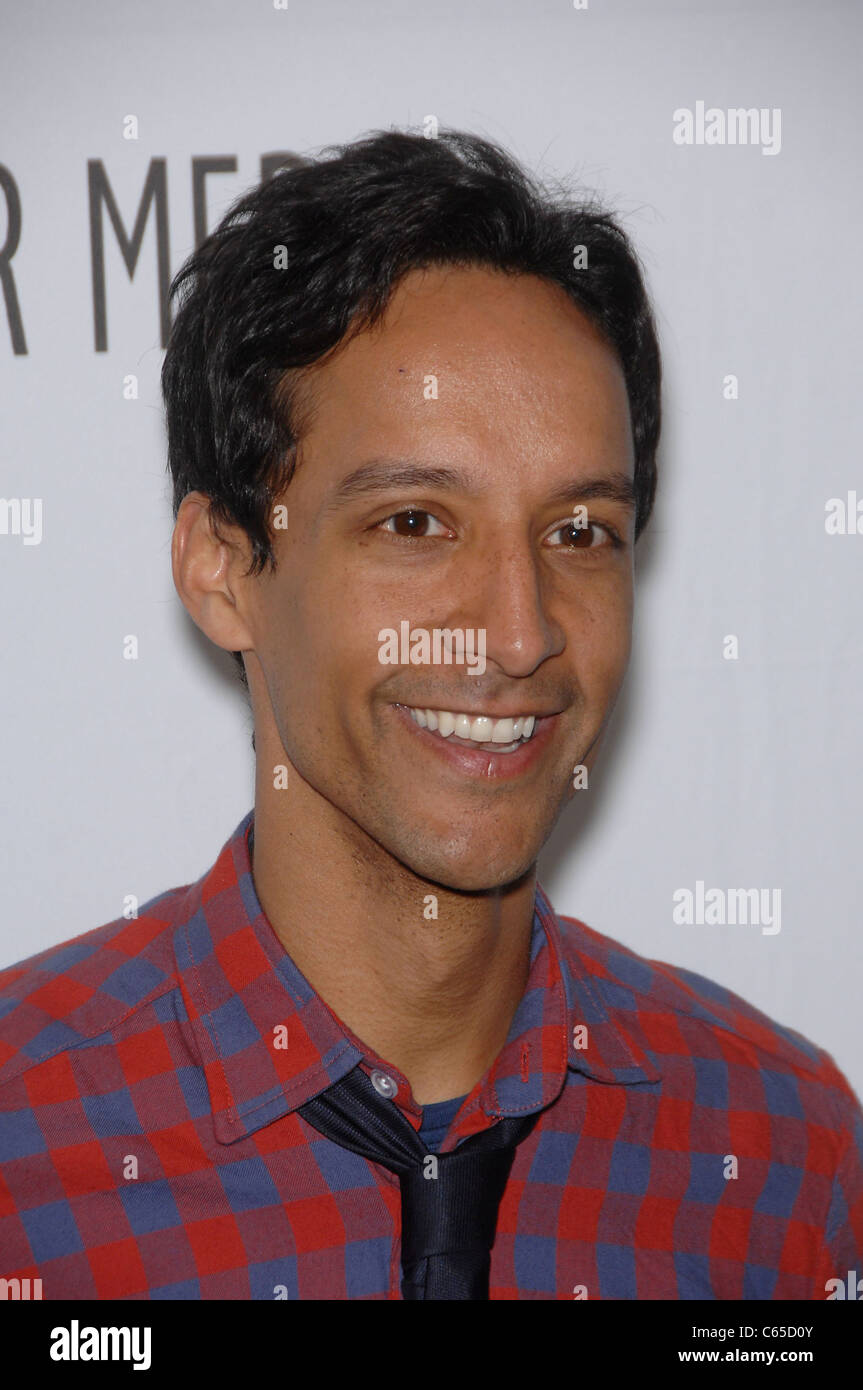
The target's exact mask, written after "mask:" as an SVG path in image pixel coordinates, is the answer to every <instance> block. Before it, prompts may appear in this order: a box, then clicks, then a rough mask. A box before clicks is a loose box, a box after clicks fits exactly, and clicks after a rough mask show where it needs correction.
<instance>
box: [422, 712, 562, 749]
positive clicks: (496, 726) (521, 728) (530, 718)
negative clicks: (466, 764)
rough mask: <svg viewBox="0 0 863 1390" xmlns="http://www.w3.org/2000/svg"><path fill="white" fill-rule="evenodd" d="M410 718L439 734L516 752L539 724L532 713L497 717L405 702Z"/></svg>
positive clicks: (460, 741)
mask: <svg viewBox="0 0 863 1390" xmlns="http://www.w3.org/2000/svg"><path fill="white" fill-rule="evenodd" d="M404 708H405V709H406V710H407V712H408V714H409V715H410V717H411V719H412V720H413V721H414V723H415V724H418V725H419V726H420V728H421V729H428V730H429V732H430V733H434V734H437V735H438V737H439V738H445V739H451V740H452V741H453V743H456V744H461V745H463V746H464V747H467V748H479V749H481V750H482V751H483V752H488V753H513V752H515V750H516V749H517V748H520V747H521V746H522V744H524V743H527V741H528V739H529V738H530V737H531V735H532V734H533V731H534V727H535V725H536V716H535V715H533V714H519V715H514V716H507V717H506V718H498V717H497V716H495V715H493V714H465V713H463V712H460V711H458V710H448V709H417V708H415V707H414V706H412V705H405V706H404Z"/></svg>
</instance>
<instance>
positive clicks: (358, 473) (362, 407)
mask: <svg viewBox="0 0 863 1390" xmlns="http://www.w3.org/2000/svg"><path fill="white" fill-rule="evenodd" d="M311 390H312V398H313V401H314V416H313V421H312V424H311V427H310V428H309V430H308V432H307V433H306V434H305V435H304V436H303V439H302V445H301V454H300V461H299V465H298V468H297V471H296V473H295V475H294V478H293V479H292V481H291V484H290V486H289V487H288V489H287V491H286V492H285V494H284V496H283V497H282V498H281V499H279V500H280V501H283V502H284V503H286V504H287V507H288V527H287V530H276V531H275V532H274V541H275V550H276V562H277V567H276V570H275V572H274V573H270V572H269V571H268V572H267V573H265V574H264V575H263V576H261V577H260V578H257V579H255V580H254V581H253V589H252V590H251V591H250V603H251V605H252V608H251V613H250V626H251V629H252V632H253V634H254V642H255V648H254V655H251V657H249V654H247V661H248V663H249V666H250V670H249V678H250V685H251V690H252V697H253V701H254V702H255V720H256V729H257V730H258V731H259V732H260V730H261V729H262V727H263V726H264V725H267V726H268V727H269V726H270V722H271V724H272V729H271V732H272V730H273V729H274V730H275V731H277V733H278V737H279V738H280V739H281V743H282V745H283V747H284V750H285V752H286V754H287V757H288V759H289V761H290V764H291V766H292V768H293V769H294V771H295V773H296V774H298V775H299V776H300V777H301V778H302V779H304V782H305V783H306V784H307V787H308V788H311V789H312V792H313V793H314V794H316V796H318V797H321V798H324V799H325V801H326V802H328V803H329V805H330V807H332V808H334V809H335V811H336V813H337V816H338V817H339V819H340V818H341V817H346V818H347V821H346V822H344V826H345V830H346V832H348V831H350V833H351V835H354V834H355V831H354V830H353V828H352V826H351V825H350V824H349V823H353V826H356V827H359V829H360V830H361V831H362V832H364V834H365V835H366V836H369V837H371V839H372V840H373V841H376V842H377V843H378V844H379V845H380V846H382V847H383V849H384V850H385V851H387V852H388V853H389V854H390V855H392V856H393V857H394V858H395V859H396V860H398V861H399V862H400V863H402V864H403V865H405V866H407V867H408V868H409V869H410V870H411V871H413V872H414V873H416V874H417V875H419V876H420V877H422V878H426V879H430V880H432V881H433V882H436V883H439V884H442V885H444V886H446V887H450V888H455V889H461V890H484V889H492V888H496V887H500V886H502V885H504V884H507V883H511V882H513V881H514V880H515V879H517V878H519V877H520V876H521V875H522V874H523V873H524V872H525V871H527V870H528V869H529V868H530V867H531V866H532V865H533V863H534V862H535V860H536V857H537V855H538V853H539V850H540V848H541V846H542V845H543V843H544V842H545V840H546V839H547V837H548V835H549V834H550V832H551V829H552V827H553V825H554V822H555V820H556V819H557V816H558V815H559V813H560V811H561V809H562V807H563V805H564V804H565V802H566V801H567V800H568V799H569V797H570V796H571V795H572V794H573V792H572V782H573V770H574V768H575V767H576V766H577V765H580V764H585V765H586V766H588V767H589V766H590V765H591V762H592V758H593V750H594V745H595V744H596V743H597V740H598V738H599V735H600V732H601V730H602V728H603V726H604V724H605V722H606V721H607V719H608V716H609V715H610V713H611V710H612V708H613V705H614V701H615V698H616V696H617V693H618V690H619V688H620V684H621V681H622V679H623V675H624V671H625V668H626V663H627V660H628V656H629V647H630V629H631V618H632V558H633V555H632V543H633V526H634V511H633V508H632V506H631V504H630V503H629V502H628V501H627V499H626V487H627V485H628V484H629V485H631V479H632V471H633V451H632V442H631V425H630V417H629V409H628V403H627V396H626V389H625V385H624V379H623V374H622V370H621V368H620V366H619V364H618V361H617V359H616V357H615V355H614V353H613V352H612V350H611V349H610V348H608V347H607V346H606V345H605V344H604V343H603V341H602V340H601V338H600V337H599V336H598V334H597V333H596V331H595V330H594V329H593V328H592V327H591V325H590V324H589V323H588V321H587V320H586V319H585V318H584V316H583V315H582V314H581V313H580V312H579V311H578V310H577V309H576V308H575V306H574V305H573V304H572V302H571V301H570V300H569V299H568V298H567V296H566V295H565V294H564V292H563V291H561V290H559V289H557V288H556V287H553V286H551V285H548V284H546V283H545V282H543V281H541V280H539V279H537V278H534V277H528V276H519V277H510V276H505V275H503V274H501V273H499V272H495V271H491V270H485V269H480V268H470V269H462V268H450V267H446V268H441V267H437V268H433V269H430V270H428V271H415V272H412V273H411V274H410V275H408V276H407V277H406V278H405V279H404V280H403V281H402V282H401V284H400V285H399V287H398V288H397V290H396V292H395V293H394V295H393V297H392V299H391V301H390V305H389V307H388V310H387V313H386V315H385V317H384V319H383V321H382V322H381V324H380V325H378V327H376V328H375V329H374V330H372V331H368V332H365V333H362V334H360V335H359V336H358V337H357V338H355V339H354V340H353V341H352V342H351V343H350V344H349V345H348V346H347V347H346V348H344V349H341V350H340V351H339V352H337V353H336V354H335V355H334V356H333V357H332V358H331V359H330V360H329V361H328V362H327V363H326V364H325V365H323V366H321V367H320V368H319V369H317V370H316V372H315V373H314V379H313V381H312V382H311ZM588 485H589V489H590V490H588V491H585V489H586V488H588ZM604 488H605V489H607V492H608V495H605V496H604V495H602V493H603V489H604ZM579 505H582V506H584V507H586V509H587V518H588V524H587V525H584V524H581V525H579V524H578V523H579V522H581V523H583V521H584V512H578V511H576V510H575V509H576V508H577V507H579ZM574 521H575V523H576V524H575V525H573V522H574ZM615 538H617V539H618V540H619V542H620V544H619V545H616V544H615ZM403 623H404V624H407V628H406V629H404V630H405V631H407V632H408V633H409V634H411V636H413V635H414V634H416V633H417V632H418V630H423V631H424V632H425V633H427V634H428V640H429V652H428V653H425V655H428V654H430V655H432V656H434V655H435V654H437V656H438V658H439V659H438V661H437V663H434V662H432V661H423V662H422V664H412V663H411V662H410V661H402V660H401V659H400V660H399V661H398V664H386V663H384V662H382V661H381V659H380V657H379V653H381V651H382V648H383V650H384V654H385V655H389V656H392V655H394V654H395V655H396V656H397V657H398V658H401V657H402V656H403V655H406V654H407V651H409V650H410V647H408V649H407V650H406V651H405V652H403V651H401V650H397V651H395V652H393V650H392V648H390V649H389V650H388V649H387V648H386V647H385V645H384V639H382V638H381V636H380V634H381V633H382V632H383V630H385V629H390V630H394V631H395V632H396V633H397V634H399V635H401V632H402V631H403V629H402V624H403ZM436 629H437V630H438V632H439V633H441V632H442V631H443V630H444V629H447V630H450V631H452V630H454V629H459V630H461V631H463V632H466V634H467V641H468V643H470V640H471V637H470V634H471V633H472V634H473V640H474V644H475V645H474V646H473V647H471V646H470V645H467V647H466V648H465V650H464V651H463V652H462V653H461V655H462V656H463V658H464V659H463V660H462V661H461V663H460V664H459V662H458V661H457V659H456V658H458V656H459V648H458V646H457V645H456V643H455V640H454V639H447V638H446V637H439V645H438V648H437V653H435V648H434V632H435V630H436ZM483 639H484V642H485V648H484V661H485V669H484V670H482V669H481V668H482V659H481V658H480V656H479V653H480V651H481V650H482V642H483ZM421 640H422V639H421V637H415V638H414V641H415V642H420V641H421ZM448 646H449V649H450V655H451V656H452V658H453V659H452V661H451V662H450V663H449V664H446V663H445V662H444V661H443V660H441V659H440V658H441V657H443V656H444V654H445V653H446V650H447V647H448ZM414 650H417V648H416V646H415V647H414ZM471 653H474V654H475V656H474V659H473V663H472V664H473V667H474V669H473V670H472V666H471V663H470V661H469V660H468V658H470V657H471ZM419 655H420V656H423V655H424V653H423V651H422V648H419ZM258 663H259V666H258ZM411 711H420V712H421V713H420V714H419V715H416V714H411ZM427 711H432V712H434V713H435V716H436V718H432V719H429V716H428V714H427V713H426V712H427ZM441 712H444V717H443V718H441ZM448 716H454V717H456V718H457V717H458V716H466V717H467V720H468V721H470V722H469V723H468V722H466V720H465V719H464V718H462V719H460V720H457V722H456V723H455V729H454V730H453V732H451V733H449V735H448V736H445V732H446V730H448V729H449V728H450V727H451V725H452V723H453V719H452V718H451V717H448ZM523 717H527V718H528V720H529V719H531V718H532V719H533V720H534V721H535V723H534V726H533V732H532V734H530V736H529V737H525V733H526V729H525V726H524V724H522V725H518V724H516V723H515V722H513V724H512V725H511V726H510V725H508V724H507V723H506V722H497V721H505V720H507V719H512V720H513V721H514V720H515V719H517V718H523ZM477 719H486V720H488V721H490V722H486V723H481V724H478V725H477V724H475V723H474V721H475V720H477ZM262 721H263V724H262ZM436 722H437V725H438V727H437V729H436V730H435V729H434V727H431V726H433V725H434V724H435V723H436ZM423 725H425V727H423ZM529 729H530V723H529V722H528V724H527V730H529ZM471 735H474V736H479V741H476V738H475V737H472V736H471ZM293 775H294V773H291V774H289V785H290V778H291V777H292V776H293ZM279 795H282V796H284V795H290V791H288V792H282V793H279ZM321 809H322V810H327V815H328V816H329V815H330V814H331V813H330V812H329V810H328V808H324V807H322V808H321Z"/></svg>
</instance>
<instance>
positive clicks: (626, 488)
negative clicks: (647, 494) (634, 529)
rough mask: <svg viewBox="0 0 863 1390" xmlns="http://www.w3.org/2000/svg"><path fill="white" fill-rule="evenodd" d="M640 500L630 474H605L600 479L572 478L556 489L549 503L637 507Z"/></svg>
mask: <svg viewBox="0 0 863 1390" xmlns="http://www.w3.org/2000/svg"><path fill="white" fill-rule="evenodd" d="M637 500H638V498H637V495H636V491H635V483H634V481H633V479H632V478H630V476H629V474H628V473H605V474H602V476H600V477H598V478H571V479H570V481H569V482H568V483H564V485H563V487H560V488H555V490H554V492H553V493H552V494H551V496H550V497H549V498H548V501H549V502H573V501H576V502H596V501H604V502H619V503H620V504H621V505H622V506H624V507H635V505H636V502H637Z"/></svg>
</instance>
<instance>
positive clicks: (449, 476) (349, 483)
mask: <svg viewBox="0 0 863 1390" xmlns="http://www.w3.org/2000/svg"><path fill="white" fill-rule="evenodd" d="M397 488H417V489H419V488H444V489H448V490H450V491H460V492H465V493H471V492H475V490H476V489H475V486H474V483H473V481H472V479H471V478H470V476H469V475H468V474H467V473H464V472H462V471H461V470H460V469H458V468H445V467H442V466H433V465H431V464H422V463H415V462H411V461H410V460H403V459H371V460H369V462H368V463H363V464H361V465H360V466H359V468H355V469H354V470H353V472H352V473H349V474H348V475H347V477H346V478H343V479H342V481H341V482H340V483H339V485H338V487H337V488H336V489H335V490H334V491H333V493H332V494H331V496H330V498H329V505H330V506H339V505H340V504H341V503H343V502H349V501H351V500H352V499H354V498H356V497H364V496H368V495H370V494H373V493H376V492H389V491H390V490H392V489H397ZM599 500H605V501H610V502H619V503H620V504H621V505H622V506H624V507H633V508H634V507H635V504H636V493H635V485H634V483H633V480H632V478H630V476H629V474H628V473H619V472H618V473H607V474H603V475H601V476H599V477H593V478H571V479H570V480H569V481H568V482H566V483H564V484H563V485H562V486H561V487H558V488H555V489H554V491H553V492H552V493H550V494H549V496H548V497H547V499H546V501H547V502H548V503H550V504H554V503H563V502H570V503H572V502H593V501H599Z"/></svg>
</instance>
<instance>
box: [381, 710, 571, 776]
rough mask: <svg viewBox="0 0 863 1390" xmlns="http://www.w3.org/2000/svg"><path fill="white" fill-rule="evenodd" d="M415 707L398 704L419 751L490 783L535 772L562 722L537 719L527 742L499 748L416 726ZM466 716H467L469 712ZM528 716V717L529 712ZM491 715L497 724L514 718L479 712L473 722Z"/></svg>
mask: <svg viewBox="0 0 863 1390" xmlns="http://www.w3.org/2000/svg"><path fill="white" fill-rule="evenodd" d="M414 708H416V707H415V706H408V705H403V704H394V705H393V706H392V709H393V710H395V712H396V714H397V716H398V719H399V722H400V724H401V725H402V726H403V727H404V728H405V730H406V731H407V732H408V733H409V734H410V735H411V736H413V737H414V738H415V739H416V740H417V746H418V748H419V747H421V748H423V749H425V750H427V751H428V753H429V754H430V755H431V756H435V755H436V756H437V757H438V758H440V759H441V760H442V761H443V762H444V763H445V764H446V765H448V766H450V767H451V768H453V769H455V770H456V771H459V772H461V773H462V774H465V775H467V776H470V777H482V778H487V779H490V780H495V781H497V780H509V779H511V778H514V777H519V776H521V775H523V774H524V773H525V772H527V771H528V770H530V769H531V768H533V767H534V766H535V765H536V764H537V763H538V762H539V760H540V759H541V757H542V756H543V754H544V753H545V751H546V749H547V747H548V745H549V742H550V740H551V738H552V737H553V735H554V732H555V729H556V728H557V724H558V721H559V717H560V716H559V714H557V713H554V714H542V715H533V716H532V718H533V720H534V724H533V731H532V733H531V734H530V737H529V738H527V739H524V738H522V739H521V740H516V746H515V747H512V745H511V744H507V745H499V744H494V743H489V742H482V743H477V742H475V741H474V740H472V739H467V738H463V737H460V736H459V735H458V734H456V733H455V732H454V731H453V732H452V733H450V734H449V735H448V736H447V737H443V736H442V735H441V733H439V732H437V731H435V730H434V729H431V728H428V727H426V728H421V727H420V725H419V724H418V723H417V722H415V720H414V718H413V717H412V715H411V713H410V712H409V711H410V710H411V709H414ZM465 713H467V712H466V711H465ZM524 713H527V711H525V712H524ZM485 715H489V716H490V717H493V718H494V719H496V720H505V719H508V718H513V715H511V714H504V713H500V714H498V713H493V712H491V711H487V710H482V711H477V712H476V714H475V715H472V716H471V717H472V718H481V717H482V716H485Z"/></svg>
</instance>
